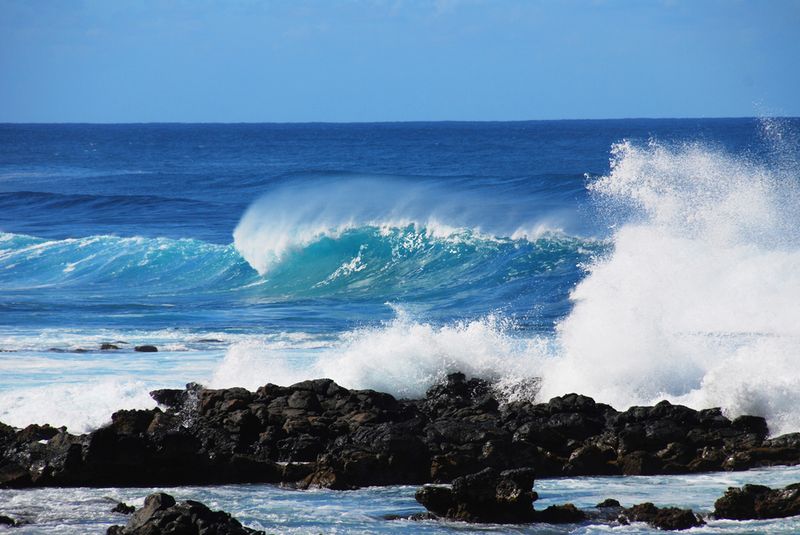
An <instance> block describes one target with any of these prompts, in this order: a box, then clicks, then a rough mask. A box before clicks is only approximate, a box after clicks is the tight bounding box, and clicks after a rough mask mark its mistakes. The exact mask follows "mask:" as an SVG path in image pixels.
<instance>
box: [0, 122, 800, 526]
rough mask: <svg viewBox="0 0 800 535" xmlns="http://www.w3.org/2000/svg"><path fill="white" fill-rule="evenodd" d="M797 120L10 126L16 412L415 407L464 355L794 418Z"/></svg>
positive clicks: (46, 417)
mask: <svg viewBox="0 0 800 535" xmlns="http://www.w3.org/2000/svg"><path fill="white" fill-rule="evenodd" d="M799 135H800V120H797V119H713V120H712V119H708V120H705V119H675V120H673V119H669V120H609V121H546V122H514V123H401V124H341V125H340V124H292V125H282V124H263V125H257V124H238V125H217V124H208V125H204V124H198V125H189V124H186V125H185V124H163V125H159V124H152V125H8V124H7V125H0V420H2V421H5V422H8V423H11V424H13V425H24V424H27V423H31V422H34V421H35V422H40V423H44V422H47V423H51V424H53V425H68V426H69V427H70V428H71V429H73V430H74V431H82V430H86V429H90V428H93V427H96V426H98V425H101V424H102V423H103V422H104V421H107V420H108V418H109V415H110V413H111V412H112V411H113V410H116V409H119V408H128V407H149V406H152V405H153V402H152V400H150V398H149V397H148V395H147V392H148V390H150V389H152V388H153V387H155V386H159V387H163V386H179V385H181V384H183V383H186V382H189V381H198V382H201V383H204V384H208V385H210V386H220V387H222V386H246V387H248V388H255V387H257V386H258V385H261V384H264V383H266V382H276V383H289V382H293V381H296V380H300V379H307V378H310V377H317V376H329V377H333V378H334V379H336V380H337V381H339V382H340V383H341V384H343V385H344V386H348V387H356V388H376V389H380V390H385V391H389V392H392V393H394V394H395V395H398V396H416V395H421V394H423V393H424V391H425V389H426V388H427V387H428V386H430V384H432V383H433V382H435V381H436V380H437V379H438V378H441V377H442V375H443V374H445V373H448V372H451V371H455V370H462V371H465V372H466V373H468V374H471V375H480V376H483V377H487V378H489V379H491V380H494V381H496V382H497V384H498V388H500V390H501V391H503V392H505V393H506V394H507V395H509V396H534V395H538V396H539V398H541V399H547V398H548V397H549V396H551V395H556V394H563V393H566V392H569V391H579V392H581V393H584V394H588V395H592V396H594V397H596V398H597V399H598V400H601V401H605V402H609V403H612V404H614V405H615V406H617V407H618V408H621V409H622V408H625V406H626V405H630V404H634V403H652V402H654V401H658V400H659V399H662V398H668V399H671V400H672V401H674V402H680V403H685V404H688V405H691V406H694V407H696V408H703V407H707V406H722V407H723V408H724V409H725V410H726V411H728V413H729V414H731V415H734V414H739V413H755V414H761V415H764V416H766V417H767V418H768V421H769V423H770V427H771V429H772V430H773V431H774V432H783V431H794V430H798V429H800V415H798V414H797V413H796V407H797V406H798V403H800V371H798V370H800V366H798V365H797V352H796V348H797V347H798V346H799V345H800V232H798V230H797V227H796V224H797V221H798V220H800V193H799V191H800V188H798V177H799V176H800V173H798V169H800V166H799V165H798V154H800V151H798V147H800V143H798V136H799ZM102 343H114V344H116V345H118V346H119V347H120V349H119V350H116V351H101V350H100V345H101V344H102ZM145 343H147V344H155V345H157V346H158V347H159V352H158V353H137V352H134V351H133V346H135V345H139V344H145ZM531 376H536V377H540V378H542V382H541V391H539V392H534V391H528V390H526V389H525V388H523V387H522V386H521V385H526V384H527V385H529V384H530V382H526V381H524V379H526V378H530V377H531ZM397 492H401V491H400V490H398V491H397ZM370 518H371V517H370ZM371 521H372V520H370V521H369V522H371ZM365 522H366V521H365ZM262 525H269V524H268V523H263V522H262ZM365 529H366V528H365Z"/></svg>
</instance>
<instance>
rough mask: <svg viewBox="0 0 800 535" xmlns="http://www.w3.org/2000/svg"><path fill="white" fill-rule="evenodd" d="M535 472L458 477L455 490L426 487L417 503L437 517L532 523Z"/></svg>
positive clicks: (489, 472)
mask: <svg viewBox="0 0 800 535" xmlns="http://www.w3.org/2000/svg"><path fill="white" fill-rule="evenodd" d="M533 481H534V473H533V469H517V470H507V471H504V472H501V473H499V474H498V473H497V472H496V471H495V470H493V469H492V468H486V469H484V470H482V471H480V472H478V473H475V474H469V475H466V476H462V477H458V478H456V479H455V480H453V484H452V487H442V486H433V485H425V486H423V487H422V488H421V489H419V490H418V491H417V493H416V495H415V498H416V500H417V501H418V502H419V503H421V504H422V505H424V506H425V508H426V509H428V510H429V511H431V512H432V513H434V514H436V515H437V516H441V517H445V518H450V519H453V520H463V521H467V522H498V523H517V522H530V521H532V520H533V517H534V511H533V502H534V500H536V499H537V495H536V493H535V492H533V490H532V487H533Z"/></svg>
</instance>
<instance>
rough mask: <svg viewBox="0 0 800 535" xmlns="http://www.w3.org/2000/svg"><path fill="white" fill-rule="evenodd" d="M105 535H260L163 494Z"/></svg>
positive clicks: (222, 514) (218, 514)
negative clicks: (124, 523)
mask: <svg viewBox="0 0 800 535" xmlns="http://www.w3.org/2000/svg"><path fill="white" fill-rule="evenodd" d="M106 533H108V535H185V534H189V533H202V534H204V535H258V534H260V535H263V534H264V532H263V531H256V530H254V529H250V528H246V527H244V526H242V524H241V523H239V521H238V520H236V519H235V518H233V517H232V516H231V515H230V514H228V513H226V512H224V511H212V510H211V509H209V508H208V507H206V506H205V505H204V504H202V503H200V502H195V501H192V500H186V501H185V502H180V503H176V502H175V498H173V497H172V496H170V495H169V494H165V493H163V492H157V493H155V494H151V495H149V496H148V497H147V498H145V500H144V506H143V507H142V508H141V509H139V510H138V511H137V512H135V513H133V515H132V516H131V518H130V520H129V521H128V523H127V525H125V526H111V527H110V528H108V531H107V532H106Z"/></svg>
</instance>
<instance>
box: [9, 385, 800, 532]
mask: <svg viewBox="0 0 800 535" xmlns="http://www.w3.org/2000/svg"><path fill="white" fill-rule="evenodd" d="M151 396H152V397H153V399H154V400H155V401H156V402H157V403H158V405H159V407H156V408H153V409H149V410H121V411H117V412H115V413H114V414H113V415H112V416H111V422H110V424H108V425H106V426H104V427H102V428H100V429H97V430H95V431H93V432H91V433H87V434H84V435H73V434H70V433H69V432H68V431H67V430H66V429H64V428H59V429H57V428H53V427H50V426H47V425H30V426H28V427H26V428H24V429H14V428H12V427H10V426H7V425H3V424H0V487H2V488H28V487H74V486H92V487H97V486H117V487H126V486H177V485H192V484H195V485H208V484H219V483H256V482H259V483H276V484H283V485H289V486H293V487H295V488H301V489H302V488H309V487H325V488H330V489H340V490H343V489H353V488H357V487H360V486H368V485H369V486H372V485H395V484H424V486H422V487H421V488H420V489H419V491H418V492H417V496H416V497H417V500H418V501H419V502H420V503H421V504H423V505H424V506H425V507H426V508H427V509H428V510H429V511H430V513H429V518H446V519H452V520H462V521H469V522H501V523H502V522H513V523H523V522H546V523H563V522H567V523H572V522H583V521H586V520H589V521H603V522H617V523H624V522H638V521H642V522H647V523H649V524H650V525H652V526H655V527H658V528H660V529H685V528H687V527H692V526H696V525H701V524H702V522H703V519H702V518H701V517H699V516H698V515H696V514H695V513H694V512H692V511H689V510H682V509H676V508H661V509H660V508H658V507H656V506H655V505H653V504H648V503H645V504H638V505H634V506H632V507H628V508H625V507H622V506H620V505H619V503H618V502H616V500H613V499H610V500H607V501H606V502H604V503H601V504H598V506H597V507H596V508H595V509H594V510H591V511H581V510H578V509H577V508H575V507H574V506H572V505H571V504H565V505H563V506H551V507H548V508H546V509H544V510H542V511H536V510H535V509H534V507H533V503H534V501H535V500H536V499H537V495H536V492H534V491H533V482H534V476H535V477H537V478H543V477H553V476H578V475H656V474H681V473H698V472H708V471H719V470H745V469H749V468H754V467H762V466H772V465H794V464H798V463H800V434H798V433H792V434H788V435H783V436H780V437H775V438H767V436H768V429H767V424H766V422H765V421H764V419H763V418H760V417H755V416H740V417H738V418H735V419H733V420H730V419H728V418H727V417H725V416H724V415H723V414H722V411H721V410H720V409H706V410H701V411H696V410H693V409H690V408H687V407H683V406H680V405H672V404H670V403H668V402H666V401H664V402H661V403H658V404H657V405H655V406H652V407H631V408H630V409H628V410H626V411H624V412H620V411H617V410H615V409H614V408H612V407H610V406H608V405H604V404H601V403H596V402H595V401H594V400H592V399H591V398H588V397H586V396H581V395H578V394H568V395H565V396H560V397H556V398H553V399H551V400H550V401H548V402H547V403H532V402H526V401H523V402H520V401H515V402H507V403H504V402H503V401H502V400H501V399H500V397H499V396H498V395H497V394H496V392H495V391H494V390H493V389H492V386H491V385H490V384H489V383H488V382H486V381H483V380H480V379H467V378H466V377H465V376H464V375H463V374H460V373H455V374H452V375H449V376H448V377H447V378H446V380H444V381H443V382H442V383H440V384H437V385H435V386H433V387H432V388H430V390H429V391H428V392H427V395H426V397H425V398H424V399H418V400H398V399H395V398H394V397H392V396H391V395H389V394H385V393H380V392H375V391H371V390H348V389H345V388H342V387H340V386H339V385H337V384H336V383H334V382H333V381H331V380H329V379H318V380H312V381H304V382H302V383H298V384H295V385H292V386H288V387H281V386H277V385H272V384H268V385H265V386H263V387H261V388H259V389H258V390H257V391H256V392H250V391H247V390H245V389H243V388H229V389H217V390H214V389H207V388H204V387H202V386H200V385H197V384H189V385H187V387H186V388H185V389H183V390H176V389H165V390H156V391H153V392H152V393H151ZM431 484H432V485H431ZM167 501H169V500H167ZM173 501H174V500H173ZM160 503H161V502H160ZM164 503H166V502H164ZM776 504H777V505H776ZM162 505H163V504H162ZM173 505H174V504H173ZM173 505H170V506H169V507H167V506H164V507H161V506H159V507H160V509H158V510H161V509H168V508H171V507H173ZM200 505H202V504H200ZM198 507H199V505H198V504H196V503H195V502H192V503H189V504H188V505H186V504H184V505H180V506H178V509H180V511H183V512H182V513H180V514H184V513H185V514H186V515H189V517H191V518H195V517H194V516H192V515H195V513H197V514H199V513H198V511H200V512H202V513H203V514H204V515H207V514H210V513H208V512H207V511H206V510H205V509H203V510H202V511H201V509H198ZM151 509H152V508H151ZM178 509H176V510H175V511H177V510H178ZM184 509H186V511H184ZM195 509H197V510H195ZM170 511H172V509H170ZM175 511H172V512H171V513H170V514H172V513H174V512H175ZM187 511H188V512H187ZM798 513H800V487H798V486H790V487H787V488H786V489H782V490H775V491H773V490H772V489H769V488H767V487H761V486H756V485H746V486H745V487H743V489H729V491H728V492H727V493H726V494H725V495H724V496H723V497H721V498H720V499H719V500H718V501H717V504H716V510H715V515H716V517H718V518H731V519H745V518H772V517H775V516H790V515H794V514H798ZM175 514H177V513H175ZM214 514H216V513H214ZM770 515H772V516H770ZM140 516H141V515H140ZM157 516H158V515H157ZM195 516H197V515H195ZM189 517H187V518H189ZM159 518H160V517H159ZM198 518H199V517H198ZM209 518H210V517H209ZM214 518H217V517H214ZM220 518H222V517H220ZM119 529H120V530H122V529H123V528H119ZM119 532H120V533H123V532H127V531H119Z"/></svg>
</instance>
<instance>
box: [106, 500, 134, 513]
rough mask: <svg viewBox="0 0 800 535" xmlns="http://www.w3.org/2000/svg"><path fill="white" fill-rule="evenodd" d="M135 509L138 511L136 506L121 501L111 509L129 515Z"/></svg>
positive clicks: (113, 511)
mask: <svg viewBox="0 0 800 535" xmlns="http://www.w3.org/2000/svg"><path fill="white" fill-rule="evenodd" d="M134 511H136V507H134V506H132V505H128V504H127V503H125V502H119V503H118V504H117V505H115V506H114V508H113V509H111V512H112V513H120V514H123V515H129V514H131V513H133V512H134Z"/></svg>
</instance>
